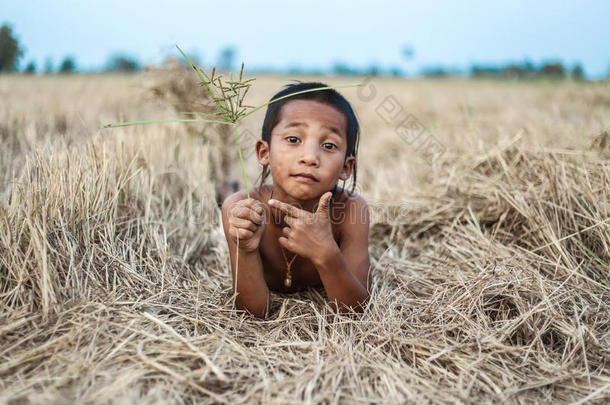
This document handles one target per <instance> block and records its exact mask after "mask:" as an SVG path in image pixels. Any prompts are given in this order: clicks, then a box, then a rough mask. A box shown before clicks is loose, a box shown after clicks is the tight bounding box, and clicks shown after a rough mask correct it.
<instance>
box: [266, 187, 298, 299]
mask: <svg viewBox="0 0 610 405" xmlns="http://www.w3.org/2000/svg"><path fill="white" fill-rule="evenodd" d="M273 191H274V190H273V189H272V190H271V196H270V197H269V199H272V198H273ZM271 217H272V218H273V222H275V217H274V216H273V211H271ZM280 249H282V256H284V262H286V278H285V279H284V285H285V286H286V287H290V286H291V285H292V272H291V271H290V268H291V267H292V263H294V260H295V259H296V258H297V256H298V255H297V254H296V253H295V254H294V256H293V257H292V259H290V261H288V258H287V257H286V253H285V252H284V247H283V246H282V245H280Z"/></svg>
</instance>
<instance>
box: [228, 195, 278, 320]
mask: <svg viewBox="0 0 610 405" xmlns="http://www.w3.org/2000/svg"><path fill="white" fill-rule="evenodd" d="M241 194H242V193H236V194H233V195H231V196H229V197H228V198H227V199H226V200H225V201H224V202H223V204H222V226H223V229H224V232H225V237H226V239H227V244H228V245H229V255H230V257H231V276H232V280H233V292H234V293H235V292H237V293H238V295H237V298H236V299H235V306H236V307H237V308H238V309H245V310H247V311H248V312H250V313H251V314H252V315H254V316H256V317H258V318H266V317H267V315H268V311H269V301H270V293H269V288H268V287H267V283H266V282H265V278H264V277H263V264H262V260H261V257H260V253H259V250H258V249H255V250H254V251H252V252H247V251H244V250H242V249H239V250H238V249H237V244H236V243H235V241H234V240H233V238H232V237H231V235H230V234H229V209H230V208H231V205H232V204H233V203H235V202H237V201H239V200H241V199H243V198H244V196H242V195H241ZM238 256H239V262H238V263H237V260H238ZM236 264H238V265H239V268H237V265H236ZM236 273H237V282H236ZM236 284H237V288H236Z"/></svg>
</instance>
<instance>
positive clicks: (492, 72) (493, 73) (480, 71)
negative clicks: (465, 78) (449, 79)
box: [470, 65, 501, 78]
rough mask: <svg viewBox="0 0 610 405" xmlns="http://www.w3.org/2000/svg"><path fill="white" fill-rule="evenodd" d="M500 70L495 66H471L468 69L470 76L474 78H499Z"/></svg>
mask: <svg viewBox="0 0 610 405" xmlns="http://www.w3.org/2000/svg"><path fill="white" fill-rule="evenodd" d="M500 75H501V69H500V68H499V67H497V66H489V65H473V66H472V67H471V68H470V76H472V77H476V78H483V77H486V78H490V77H491V78H496V77H500Z"/></svg>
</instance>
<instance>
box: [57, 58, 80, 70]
mask: <svg viewBox="0 0 610 405" xmlns="http://www.w3.org/2000/svg"><path fill="white" fill-rule="evenodd" d="M75 71H76V62H75V61H74V58H73V57H72V56H66V57H65V58H64V60H63V61H62V62H61V64H60V65H59V73H64V74H68V73H74V72H75Z"/></svg>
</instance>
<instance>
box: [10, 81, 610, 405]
mask: <svg viewBox="0 0 610 405" xmlns="http://www.w3.org/2000/svg"><path fill="white" fill-rule="evenodd" d="M0 80H4V79H2V78H0ZM11 80H13V79H11ZM28 80H29V81H28V82H23V83H20V82H19V80H14V81H11V82H10V83H8V84H7V83H6V82H2V84H3V85H4V86H6V87H5V88H7V89H11V91H10V92H9V94H30V93H31V94H36V98H39V97H43V98H44V97H47V96H48V97H49V99H50V100H55V99H56V98H57V99H58V100H59V101H60V102H64V101H66V100H71V101H70V102H69V103H68V102H67V101H66V105H68V106H71V105H73V104H70V103H76V104H78V105H82V104H83V102H82V101H83V100H85V99H91V100H97V99H96V97H95V96H99V97H102V100H101V101H100V102H99V105H96V106H95V107H94V108H95V110H94V112H93V113H91V115H90V117H91V118H90V122H91V123H94V122H95V120H94V117H97V116H99V115H108V116H109V117H110V118H112V113H111V112H109V110H108V108H109V107H108V105H113V106H123V105H124V104H123V103H124V102H123V101H122V100H121V99H120V97H119V95H121V94H123V93H120V92H119V93H116V92H117V90H116V89H124V88H125V87H126V86H125V83H124V82H119V84H117V85H115V84H112V83H115V82H111V81H106V80H110V79H108V78H91V79H89V80H92V81H93V83H97V84H100V83H101V84H104V85H105V86H108V89H109V92H108V94H107V95H103V94H102V95H100V94H99V88H105V87H104V86H102V85H95V86H94V85H91V84H90V85H84V84H83V85H80V86H75V88H74V90H73V91H68V90H64V92H65V93H63V94H59V95H58V94H57V92H56V90H55V89H56V86H55V84H53V85H49V86H46V85H45V83H44V82H39V81H35V78H29V79H28ZM74 80H78V79H74ZM96 80H97V81H96ZM112 80H115V81H117V80H119V79H112ZM400 85H401V86H408V84H400ZM448 85H450V84H443V86H448ZM460 85H461V84H460ZM11 86H14V87H11ZM87 86H89V87H87ZM396 86H398V84H397V85H396ZM422 86H423V88H424V90H425V91H426V92H428V91H430V92H431V94H433V95H434V94H441V92H442V93H443V94H442V95H443V97H444V96H445V94H444V89H445V87H442V86H441V87H438V88H437V87H435V86H437V84H426V83H424V84H423V85H422ZM408 88H409V89H410V90H411V91H416V89H415V90H413V87H408ZM20 89H21V90H23V91H21V92H20V91H19V90H20ZM33 89H38V90H39V91H38V92H35V91H33ZM41 89H42V90H41ZM527 89H529V87H528V88H527ZM25 90H27V91H25ZM543 90H544V91H545V92H548V91H551V90H549V89H546V88H542V90H541V89H534V90H532V91H536V92H539V91H543ZM569 90H570V92H572V93H570V94H569V96H565V97H560V96H561V94H559V95H557V94H556V93H552V95H553V97H555V99H556V100H557V102H558V103H560V105H569V102H570V100H573V99H574V98H575V97H576V96H583V94H584V95H585V96H588V93H586V92H597V93H596V94H598V95H599V97H602V96H603V95H604V94H607V93H606V90H607V89H606V88H604V87H603V86H601V87H599V88H598V87H595V86H593V85H591V86H590V87H589V86H588V87H587V88H586V89H583V90H578V89H577V90H573V89H571V88H570V89H569ZM585 90H586V92H585ZM469 91H472V93H471V94H474V95H475V96H476V97H481V98H482V99H483V101H484V104H485V108H486V109H484V111H487V112H488V111H489V109H488V108H487V105H488V104H489V103H491V102H492V101H493V100H495V98H493V99H486V98H485V97H486V96H485V95H484V94H494V96H493V97H498V96H497V95H495V94H496V93H498V92H499V93H500V94H504V93H503V92H505V91H506V90H505V89H504V87H503V86H500V85H496V84H493V83H482V84H477V85H476V87H474V89H470V90H469ZM523 91H524V92H525V91H526V90H523ZM557 91H558V90H557ZM580 91H582V92H584V93H581V92H580ZM435 92H436V93H435ZM47 93H48V94H47ZM115 93H116V94H115ZM45 94H47V95H45ZM426 94H428V93H426ZM536 94H538V93H536ZM574 94H576V96H575V95H574ZM81 95H82V97H84V99H83V100H81V99H79V98H78V97H81ZM130 97H131V93H130ZM472 97H474V96H472ZM545 97H546V96H545ZM14 98H15V100H16V103H17V100H18V99H19V98H18V97H14ZM117 99H119V101H116V100H117ZM545 99H546V98H545ZM112 100H115V101H114V104H112V102H113V101H112ZM490 100H492V101H490ZM520 102H522V100H521V99H520ZM16 103H9V104H8V105H9V106H10V108H11V110H10V114H12V115H10V116H5V117H3V120H2V122H3V123H4V124H2V126H0V146H1V147H0V152H1V153H2V154H3V155H2V156H3V157H6V158H10V159H11V160H10V161H9V162H10V164H8V163H6V161H2V162H1V163H2V165H3V166H2V167H3V173H2V176H3V179H10V182H9V181H7V182H5V183H6V184H3V185H2V187H3V188H2V193H3V194H2V195H3V196H6V197H3V198H2V200H0V275H1V277H0V402H15V403H20V402H27V403H47V404H48V403H66V402H77V403H102V402H103V403H107V402H115V403H167V402H180V403H182V402H184V403H195V402H196V403H231V404H238V403H239V404H241V403H244V404H245V403H261V402H263V403H303V402H304V403H405V402H406V403H438V404H455V403H464V404H478V403H577V404H582V403H607V402H608V400H610V372H609V367H608V366H609V364H610V350H609V348H610V304H609V303H610V281H609V272H608V269H609V268H610V266H609V263H610V223H609V218H610V198H609V195H608V190H610V162H609V161H608V159H607V157H606V155H605V152H606V151H607V150H606V149H604V150H603V151H602V150H600V149H599V148H601V147H602V146H601V143H599V144H596V146H595V148H596V149H594V150H589V149H587V148H579V147H576V146H574V147H573V148H572V149H567V148H566V149H562V150H555V151H549V150H545V149H539V150H537V151H534V148H532V147H531V146H530V145H528V144H527V143H525V141H524V140H521V141H516V142H514V143H509V144H504V143H502V142H500V143H499V146H496V147H491V148H489V150H488V151H476V150H472V151H470V152H468V153H464V154H462V155H463V156H460V155H458V154H456V155H452V154H450V153H447V154H446V156H444V157H443V158H442V159H441V160H439V161H438V162H436V163H435V166H434V167H432V168H431V169H430V170H431V171H432V173H431V175H430V176H431V177H430V178H431V180H430V181H429V182H428V183H429V184H428V185H427V186H425V187H423V186H422V187H421V188H420V189H418V190H417V195H415V196H414V199H413V201H417V202H418V203H417V204H415V203H414V204H411V205H409V209H407V210H405V209H403V207H400V206H391V205H387V204H386V205H385V206H384V208H383V209H382V208H381V207H380V208H378V209H377V211H378V212H376V213H375V214H376V215H375V217H376V218H378V219H377V220H376V222H375V224H373V226H372V229H371V258H372V262H373V267H372V276H373V277H372V278H373V286H372V290H371V299H370V301H369V303H368V307H367V308H366V311H365V312H364V313H363V314H361V315H356V314H354V315H349V314H335V313H333V312H332V310H331V309H330V307H329V305H328V304H327V303H326V297H325V296H324V291H323V289H309V290H306V291H303V292H300V293H297V294H294V295H283V294H274V295H273V296H272V299H273V301H272V307H271V311H270V317H269V318H268V319H266V320H259V319H255V318H252V317H249V316H247V315H246V314H244V313H242V312H239V311H235V310H234V309H233V307H232V305H231V303H230V297H231V289H232V287H231V282H230V276H229V274H230V273H229V268H228V264H227V256H228V253H227V251H226V245H225V241H224V236H223V235H222V231H221V228H220V224H219V222H218V211H217V207H214V208H213V209H207V208H205V202H206V201H210V200H212V201H213V200H214V195H213V189H214V178H213V177H211V176H210V173H212V171H211V168H210V167H209V165H210V162H211V160H210V159H209V158H208V157H210V156H213V155H214V154H216V153H217V152H218V151H217V149H216V148H215V147H214V146H211V145H208V144H203V143H189V142H188V139H189V138H188V135H187V134H185V133H184V132H183V131H177V130H176V129H175V128H172V127H171V126H170V127H165V126H163V127H162V128H161V127H157V128H155V129H154V130H149V131H143V130H142V129H141V128H140V127H132V128H128V129H126V130H125V131H124V132H126V133H123V132H121V133H117V134H116V136H113V137H107V136H104V137H97V136H94V137H93V138H92V137H91V136H89V135H87V132H85V131H83V130H82V129H81V128H80V127H78V126H77V123H75V122H73V121H70V120H68V130H67V131H68V135H67V136H66V137H64V136H62V135H60V134H59V132H58V131H57V130H56V129H53V128H54V126H48V127H42V126H41V125H39V123H38V122H36V121H28V120H23V121H20V124H19V125H15V124H14V123H15V122H16V121H18V120H16V119H15V117H21V116H22V115H21V114H22V112H23V111H26V110H19V109H18V108H17V107H16ZM502 103H506V98H504V99H503V100H502ZM50 105H51V104H49V106H47V107H46V108H47V109H46V110H42V111H44V114H41V115H40V118H36V119H40V120H41V121H47V120H49V117H53V116H54V114H58V115H59V114H66V115H67V116H70V114H69V110H66V109H62V108H60V107H57V106H55V105H54V107H50ZM58 105H61V103H58ZM53 108H56V109H57V110H53ZM64 108H66V107H64ZM90 108H93V107H90ZM112 108H113V107H112ZM141 108H142V107H141V106H140V105H138V104H137V103H134V105H133V107H132V109H127V110H126V111H127V114H128V117H127V118H128V119H129V117H134V116H138V115H139V114H142V113H143V110H142V109H141ZM476 111H477V110H476V108H475V113H476ZM528 111H531V110H528ZM572 111H573V110H572ZM587 111H590V112H591V114H592V116H598V117H601V115H595V114H600V111H602V110H595V108H594V107H588V108H587V110H586V111H584V112H581V113H579V115H578V117H579V118H578V122H581V121H580V120H581V119H582V122H590V121H593V119H589V118H591V116H589V115H587V114H588V113H587ZM0 113H1V114H6V112H0ZM488 113H489V112H488ZM489 114H491V113H489ZM521 115H522V116H526V112H525V111H523V112H522V114H521ZM23 116H25V115H23ZM439 116H441V117H444V118H443V120H444V121H443V122H445V123H446V122H449V120H450V115H449V114H439ZM491 118H492V119H494V120H499V119H500V118H499V116H494V115H490V119H491ZM31 119H32V120H33V119H34V118H31ZM551 121H552V120H549V121H548V122H551ZM536 122H537V121H536V120H532V121H528V122H527V125H529V126H530V131H532V132H535V129H532V127H534V128H535V124H536ZM570 123H571V121H569V119H568V118H566V121H565V122H564V125H570ZM472 125H482V124H480V123H475V124H472ZM579 125H582V124H579ZM41 128H49V129H48V130H47V129H44V130H42V129H41ZM90 133H92V132H89V134H90ZM58 139H61V141H59V140H58ZM363 139H364V138H363ZM376 142H377V141H376ZM34 145H44V146H39V147H38V148H36V147H35V146H34ZM185 145H188V147H187V146H185ZM450 146H451V148H449V150H451V149H452V148H457V147H459V144H458V143H457V142H456V143H455V144H451V145H450ZM9 151H10V154H9ZM168 151H171V152H172V153H168ZM369 152H372V151H371V150H369ZM602 152H604V153H602ZM368 164H369V166H367V162H366V161H363V169H366V168H367V167H369V168H371V167H373V166H374V165H375V164H376V163H373V162H370V163H368ZM9 167H14V168H15V169H14V170H16V172H15V173H14V174H11V172H9V171H8V169H7V168H9ZM365 171H366V170H365ZM192 173H198V175H197V176H193V175H192ZM397 175H398V174H397ZM376 181H379V182H381V181H383V179H381V178H379V179H375V178H370V177H369V180H368V182H367V183H366V184H365V186H366V187H369V188H372V187H374V186H375V184H376V183H375V182H376ZM399 191H400V190H397V189H394V190H393V192H396V193H398V192H399ZM415 197H417V198H415ZM202 207H203V208H202ZM204 208H205V209H204ZM384 210H385V211H384Z"/></svg>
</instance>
